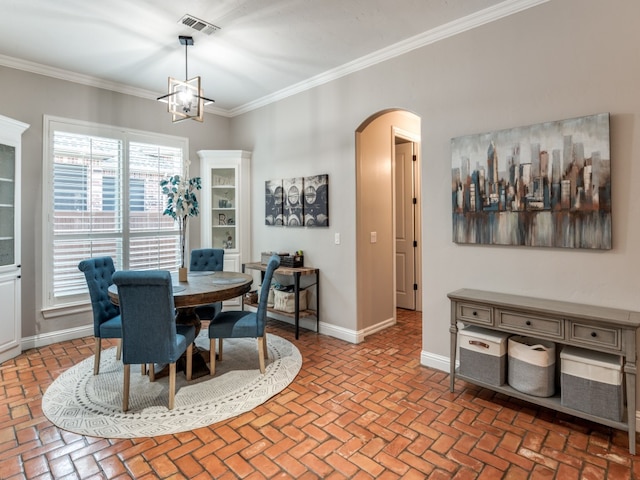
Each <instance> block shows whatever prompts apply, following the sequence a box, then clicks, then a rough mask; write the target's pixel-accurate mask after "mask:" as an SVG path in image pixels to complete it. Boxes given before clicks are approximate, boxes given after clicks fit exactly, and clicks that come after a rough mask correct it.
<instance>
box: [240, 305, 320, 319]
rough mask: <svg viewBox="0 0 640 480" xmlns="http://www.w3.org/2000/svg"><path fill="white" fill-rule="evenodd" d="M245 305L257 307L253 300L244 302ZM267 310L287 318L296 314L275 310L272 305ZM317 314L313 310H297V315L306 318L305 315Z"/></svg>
mask: <svg viewBox="0 0 640 480" xmlns="http://www.w3.org/2000/svg"><path fill="white" fill-rule="evenodd" d="M244 305H245V307H253V308H258V304H257V303H253V302H244ZM267 311H268V312H269V313H275V314H277V315H282V316H283V317H287V318H293V319H295V318H296V314H295V312H292V313H289V312H285V311H283V310H277V309H275V308H272V307H267ZM316 316H318V312H316V311H315V310H309V309H307V310H300V312H298V317H299V318H306V317H316Z"/></svg>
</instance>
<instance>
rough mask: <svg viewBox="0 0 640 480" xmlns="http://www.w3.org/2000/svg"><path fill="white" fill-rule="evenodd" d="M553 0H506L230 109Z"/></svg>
mask: <svg viewBox="0 0 640 480" xmlns="http://www.w3.org/2000/svg"><path fill="white" fill-rule="evenodd" d="M550 1H551V0H505V1H504V2H502V3H498V4H496V5H493V6H492V7H489V8H485V9H484V10H480V11H478V12H475V13H473V14H471V15H467V16H466V17H462V18H459V19H457V20H453V21H451V22H449V23H445V24H443V25H441V26H439V27H436V28H433V29H431V30H427V31H426V32H423V33H420V34H418V35H415V36H413V37H410V38H408V39H406V40H403V41H401V42H398V43H395V44H393V45H390V46H389V47H386V48H383V49H381V50H378V51H376V52H373V53H371V54H369V55H365V56H364V57H361V58H359V59H357V60H354V61H352V62H349V63H345V64H344V65H341V66H339V67H337V68H334V69H332V70H328V71H326V72H324V73H321V74H319V75H316V76H314V77H311V78H309V79H307V80H304V81H302V82H299V83H296V84H294V85H292V86H290V87H287V88H283V89H282V90H279V91H277V92H275V93H273V94H271V95H266V96H264V97H262V98H259V99H257V100H255V101H253V102H249V103H245V104H244V105H241V106H239V107H236V108H233V109H231V110H229V116H230V117H235V116H237V115H241V114H243V113H247V112H250V111H251V110H255V109H257V108H260V107H264V106H266V105H269V104H271V103H274V102H277V101H279V100H282V99H284V98H287V97H290V96H292V95H296V94H297V93H301V92H304V91H306V90H310V89H312V88H314V87H318V86H320V85H324V84H325V83H329V82H331V81H333V80H337V79H339V78H341V77H344V76H346V75H349V74H351V73H355V72H358V71H360V70H364V69H365V68H368V67H371V66H373V65H376V64H378V63H381V62H384V61H386V60H390V59H392V58H395V57H398V56H400V55H404V54H405V53H408V52H411V51H413V50H416V49H418V48H421V47H424V46H427V45H431V44H433V43H436V42H439V41H441V40H444V39H446V38H449V37H453V36H454V35H458V34H460V33H464V32H467V31H469V30H472V29H474V28H477V27H480V26H482V25H486V24H487V23H491V22H494V21H496V20H500V19H501V18H504V17H508V16H510V15H514V14H516V13H519V12H522V11H523V10H527V9H529V8H533V7H536V6H538V5H541V4H543V3H547V2H550Z"/></svg>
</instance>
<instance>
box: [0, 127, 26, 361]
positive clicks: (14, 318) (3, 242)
mask: <svg viewBox="0 0 640 480" xmlns="http://www.w3.org/2000/svg"><path fill="white" fill-rule="evenodd" d="M27 128H29V125H27V124H26V123H22V122H19V121H17V120H13V119H11V118H7V117H3V116H2V115H0V305H2V315H1V316H0V363H2V362H4V361H5V360H8V359H10V358H13V357H15V356H17V355H19V354H20V351H21V346H20V342H21V337H22V328H21V302H20V277H21V267H22V266H21V263H20V262H21V260H20V180H21V177H20V171H21V168H20V167H21V162H20V155H21V142H22V133H23V132H24V131H25V130H26V129H27Z"/></svg>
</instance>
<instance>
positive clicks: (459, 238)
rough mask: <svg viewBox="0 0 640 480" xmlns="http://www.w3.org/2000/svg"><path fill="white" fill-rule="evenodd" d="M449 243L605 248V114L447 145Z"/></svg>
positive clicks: (607, 210)
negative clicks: (450, 206) (449, 152)
mask: <svg viewBox="0 0 640 480" xmlns="http://www.w3.org/2000/svg"><path fill="white" fill-rule="evenodd" d="M451 165H452V182H451V183H452V188H451V203H452V208H453V241H454V242H456V243H472V244H489V245H524V246H532V247H565V248H585V249H603V250H608V249H611V158H610V149H609V114H608V113H601V114H597V115H590V116H586V117H580V118H574V119H569V120H559V121H555V122H546V123H541V124H537V125H531V126H526V127H518V128H512V129H508V130H500V131H496V132H491V133H482V134H476V135H467V136H463V137H456V138H453V139H452V140H451Z"/></svg>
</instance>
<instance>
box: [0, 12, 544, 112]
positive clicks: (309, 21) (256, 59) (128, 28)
mask: <svg viewBox="0 0 640 480" xmlns="http://www.w3.org/2000/svg"><path fill="white" fill-rule="evenodd" d="M541 1H546V0H507V1H501V0H215V1H214V0H179V1H176V0H0V12H1V13H0V65H8V66H13V67H17V68H22V69H24V70H31V71H40V72H44V73H46V74H51V75H52V76H59V77H65V76H66V77H67V78H69V77H70V78H73V75H71V76H70V73H71V72H73V73H76V74H80V75H78V76H77V80H78V81H80V82H82V83H89V84H91V83H92V81H93V83H94V84H98V85H99V86H101V85H104V86H106V87H107V88H113V89H115V90H120V91H123V90H126V88H131V87H132V88H131V90H133V91H134V92H133V93H137V94H140V95H142V96H148V97H154V96H159V95H161V94H163V93H166V90H167V77H169V76H172V77H175V78H178V79H181V80H184V75H185V63H184V62H185V47H184V46H182V45H180V43H179V41H178V36H179V35H190V36H193V38H194V45H193V46H191V47H189V50H188V59H189V62H188V64H189V77H194V76H196V75H200V76H201V77H202V81H203V89H204V95H205V96H207V97H210V98H214V99H215V100H216V103H215V104H214V105H215V107H216V110H218V111H219V113H226V114H230V113H231V114H233V112H234V111H235V112H239V111H241V110H242V109H247V108H249V107H250V106H251V105H252V104H253V105H255V104H257V103H260V102H261V101H263V102H264V101H265V99H267V98H270V97H273V96H274V95H278V94H279V93H280V94H281V95H283V94H284V92H287V91H292V89H295V88H302V85H304V84H305V82H307V83H308V82H310V81H312V80H314V79H315V80H316V81H319V80H318V79H319V78H321V77H322V76H323V75H324V76H327V75H329V74H332V75H333V76H334V77H335V76H339V75H340V72H341V70H340V69H342V70H343V71H347V67H348V68H349V69H350V70H354V69H357V68H358V65H359V62H360V64H362V65H364V64H366V61H365V60H366V59H369V60H368V61H369V63H375V61H376V60H375V59H376V58H378V57H380V55H382V54H383V52H387V53H386V55H387V56H389V55H393V54H394V53H393V52H394V51H395V50H393V48H391V49H390V48H389V47H392V46H396V47H400V46H401V45H402V48H403V49H404V50H405V51H407V50H409V49H410V48H411V45H413V44H412V43H411V40H412V39H413V40H414V42H415V40H416V39H418V40H420V39H421V40H420V41H422V42H426V43H428V42H431V41H435V40H437V39H438V36H440V37H444V36H446V35H445V33H446V32H447V27H448V28H449V31H453V30H451V29H452V28H459V29H460V30H461V29H463V28H470V27H472V26H475V25H479V24H482V23H486V22H487V21H490V20H492V19H495V18H499V17H500V16H504V15H507V14H510V13H514V12H515V11H519V10H522V9H524V8H529V7H530V6H532V5H534V4H538V3H541ZM185 14H191V15H193V16H195V17H198V18H200V19H202V20H205V21H207V22H210V23H213V24H214V25H216V26H218V27H220V30H218V31H217V32H215V33H213V34H212V35H210V36H207V35H205V34H203V33H201V32H198V31H195V30H193V29H190V28H188V27H186V26H184V25H182V24H181V23H179V20H180V19H181V18H182V17H183V16H184V15H185ZM461 22H467V23H461ZM456 25H457V27H456ZM465 25H468V26H467V27H465ZM454 33H455V32H454ZM427 34H428V36H425V35H427ZM416 36H418V37H416ZM398 42H404V43H403V44H399V43H398ZM416 45H417V44H416ZM413 48H415V46H413ZM396 50H397V48H396ZM398 52H400V53H401V51H400V50H398ZM395 54H397V53H395ZM376 55H378V57H376ZM380 58H382V57H380ZM39 69H40V70H39ZM0 81H1V79H0ZM100 82H103V83H102V84H101V83H100ZM118 87H120V88H118Z"/></svg>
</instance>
